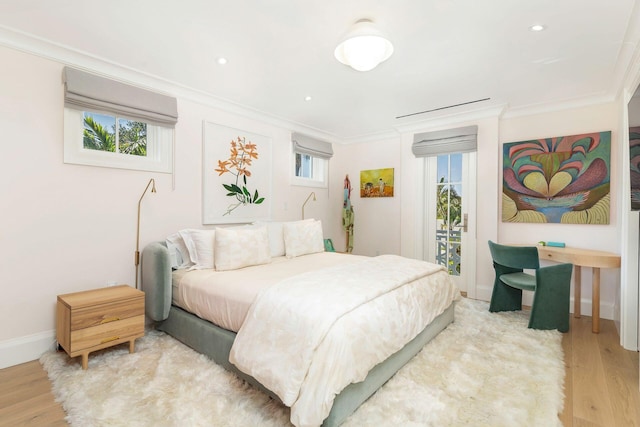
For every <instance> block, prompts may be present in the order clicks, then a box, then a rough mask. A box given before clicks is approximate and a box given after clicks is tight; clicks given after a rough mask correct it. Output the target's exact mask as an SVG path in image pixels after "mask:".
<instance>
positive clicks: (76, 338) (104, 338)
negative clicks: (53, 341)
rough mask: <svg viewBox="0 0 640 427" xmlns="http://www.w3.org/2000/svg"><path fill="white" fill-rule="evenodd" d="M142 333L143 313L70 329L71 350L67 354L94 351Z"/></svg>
mask: <svg viewBox="0 0 640 427" xmlns="http://www.w3.org/2000/svg"><path fill="white" fill-rule="evenodd" d="M143 335H144V315H141V316H135V317H129V318H127V319H123V320H116V321H114V322H109V323H105V324H103V325H98V326H93V327H90V328H85V329H78V330H75V331H71V350H70V354H69V355H70V356H71V357H75V356H78V355H79V354H82V353H83V352H85V351H95V350H99V349H101V348H106V347H110V346H112V345H117V344H118V343H123V342H125V341H129V340H130V339H131V338H139V337H141V336H143ZM116 341H117V343H116ZM105 344H106V345H105Z"/></svg>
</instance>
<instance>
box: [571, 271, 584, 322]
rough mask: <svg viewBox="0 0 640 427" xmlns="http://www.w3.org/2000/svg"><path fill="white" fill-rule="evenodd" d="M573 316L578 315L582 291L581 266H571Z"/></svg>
mask: <svg viewBox="0 0 640 427" xmlns="http://www.w3.org/2000/svg"><path fill="white" fill-rule="evenodd" d="M573 279H574V280H573V317H576V318H579V317H580V303H581V301H580V300H581V298H582V297H581V295H580V294H581V293H582V267H580V266H579V265H576V266H574V267H573Z"/></svg>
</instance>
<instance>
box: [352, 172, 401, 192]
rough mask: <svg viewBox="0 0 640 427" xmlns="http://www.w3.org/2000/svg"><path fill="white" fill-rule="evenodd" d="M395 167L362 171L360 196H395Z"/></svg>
mask: <svg viewBox="0 0 640 427" xmlns="http://www.w3.org/2000/svg"><path fill="white" fill-rule="evenodd" d="M393 188H394V184H393V168H387V169H372V170H366V171H360V197H365V198H368V197H393Z"/></svg>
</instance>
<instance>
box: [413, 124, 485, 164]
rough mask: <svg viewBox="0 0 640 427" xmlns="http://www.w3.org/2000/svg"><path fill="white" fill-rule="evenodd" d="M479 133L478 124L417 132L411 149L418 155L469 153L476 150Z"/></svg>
mask: <svg viewBox="0 0 640 427" xmlns="http://www.w3.org/2000/svg"><path fill="white" fill-rule="evenodd" d="M477 135H478V126H465V127H460V128H455V129H446V130H439V131H435V132H423V133H417V134H415V135H414V136H413V145H412V146H411V151H412V152H413V154H414V155H415V156H416V157H429V156H437V155H439V154H452V153H468V152H470V151H476V149H477V146H478V143H477Z"/></svg>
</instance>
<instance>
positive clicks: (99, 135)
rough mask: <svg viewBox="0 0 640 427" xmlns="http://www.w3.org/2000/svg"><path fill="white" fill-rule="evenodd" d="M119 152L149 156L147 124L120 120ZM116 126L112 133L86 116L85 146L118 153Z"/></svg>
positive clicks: (112, 128)
mask: <svg viewBox="0 0 640 427" xmlns="http://www.w3.org/2000/svg"><path fill="white" fill-rule="evenodd" d="M118 125H119V126H118V151H119V152H120V153H123V154H131V155H134V156H146V155H147V124H146V123H143V122H136V121H132V120H118ZM115 135H116V125H115V124H114V125H112V126H111V131H109V130H108V129H106V128H105V127H104V126H102V125H101V124H100V123H98V122H97V121H96V120H95V119H94V118H93V117H92V116H91V115H89V114H85V117H84V135H83V146H84V148H87V149H90V150H99V151H109V152H112V153H115V152H116V138H115Z"/></svg>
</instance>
